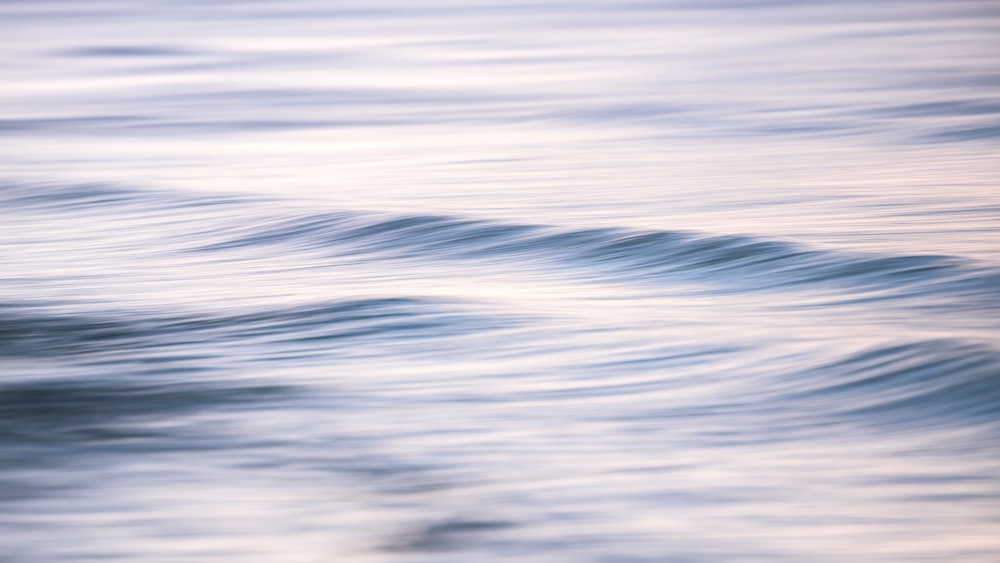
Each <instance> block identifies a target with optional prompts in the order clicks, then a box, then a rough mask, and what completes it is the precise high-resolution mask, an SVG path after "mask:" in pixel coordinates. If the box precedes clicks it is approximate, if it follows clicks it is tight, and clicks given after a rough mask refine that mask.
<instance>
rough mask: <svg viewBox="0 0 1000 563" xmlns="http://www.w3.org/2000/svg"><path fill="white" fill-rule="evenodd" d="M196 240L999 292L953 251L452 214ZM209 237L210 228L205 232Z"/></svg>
mask: <svg viewBox="0 0 1000 563" xmlns="http://www.w3.org/2000/svg"><path fill="white" fill-rule="evenodd" d="M239 231H241V232H239V233H237V234H236V235H235V236H230V237H228V238H226V239H225V240H222V241H217V242H213V243H210V244H207V245H204V246H201V247H199V248H198V250H200V251H226V250H230V249H237V248H243V249H246V248H262V247H278V248H280V249H281V251H283V252H287V251H292V252H294V251H295V250H310V251H316V250H320V251H326V252H329V253H331V254H332V255H346V254H349V255H355V256H371V257H374V258H378V259H405V260H414V259H430V260H440V259H447V260H455V259H459V260H478V261H487V262H493V263H497V264H507V265H511V266H518V265H521V266H532V265H536V264H543V265H544V264H550V265H558V266H560V267H567V266H568V267H572V268H573V269H574V271H575V272H577V273H584V274H586V273H590V274H592V275H598V276H611V277H612V279H613V280H614V281H622V280H628V279H631V280H645V281H653V280H661V281H671V280H674V281H679V282H686V283H696V284H703V285H704V286H706V287H713V286H719V285H723V286H725V287H726V288H727V289H731V288H733V287H734V286H736V288H737V289H739V290H741V291H752V290H788V289H795V288H803V287H806V288H827V289H834V290H846V291H857V290H871V291H878V292H880V297H882V298H887V297H892V296H915V295H926V294H930V293H936V292H940V291H946V292H951V293H953V294H956V293H957V294H961V295H962V296H965V297H973V298H984V299H988V300H991V302H992V303H993V304H996V303H1000V301H996V299H997V298H1000V270H998V269H996V268H994V267H989V266H983V265H978V264H976V263H974V262H973V261H971V260H968V259H964V258H960V257H955V256H945V255H894V256H893V255H888V256H887V255H878V254H866V253H855V252H846V251H838V250H819V249H813V248H809V247H806V246H804V245H801V244H798V243H795V242H790V241H779V240H771V239H766V238H760V237H755V236H741V235H711V234H705V233H698V232H689V231H651V230H645V231H643V230H636V229H626V228H595V229H566V228H559V227H552V226H544V225H518V224H508V223H502V222H493V221H485V220H474V219H463V218H456V217H450V216H444V215H412V216H382V215H376V214H365V213H353V212H342V213H320V214H311V215H306V216H299V217H292V218H278V219H276V220H273V221H271V222H270V223H269V224H267V225H263V226H261V225H255V226H253V227H252V228H249V229H239ZM205 235H206V236H211V234H210V233H205Z"/></svg>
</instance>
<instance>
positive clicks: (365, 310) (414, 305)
mask: <svg viewBox="0 0 1000 563" xmlns="http://www.w3.org/2000/svg"><path fill="white" fill-rule="evenodd" d="M512 323H513V321H512V320H511V319H510V318H501V317H499V316H496V315H484V314H476V313H473V312H470V311H467V310H463V309H461V308H459V307H457V306H456V305H455V304H447V303H443V302H439V301H435V300H430V299H417V298H403V297H390V298H375V299H354V300H343V301H337V302H330V303H313V304H308V305H299V306H289V307H271V308H267V309H258V310H255V311H251V312H236V313H232V314H216V315H211V314H208V313H191V314H187V315H176V314H175V315H164V314H159V315H156V314H150V313H149V312H135V311H123V312H121V313H120V314H117V315H116V314H113V313H104V314H87V313H68V314H59V313H55V312H46V310H45V308H44V307H39V306H15V305H6V306H0V357H3V356H5V357H24V358H31V357H46V358H52V357H58V356H63V355H65V356H69V355H72V356H79V355H81V354H102V353H105V352H111V353H113V354H114V355H115V358H114V360H115V361H121V360H123V359H124V358H123V357H122V353H123V352H124V351H128V350H133V351H139V352H143V353H147V354H148V353H152V352H161V353H162V352H164V351H170V350H183V349H188V348H193V347H199V346H204V345H207V346H209V347H213V346H214V347H221V346H227V345H229V344H237V345H241V346H242V345H247V344H250V345H253V346H254V347H255V348H252V349H256V348H259V347H264V348H265V349H266V348H267V347H268V346H270V345H275V346H281V347H285V348H286V349H287V347H289V346H291V347H294V346H296V345H308V346H321V347H322V348H324V349H327V350H328V349H330V348H331V347H337V346H338V345H339V346H356V345H357V344H358V343H359V341H365V342H369V343H370V342H371V341H373V340H380V339H391V340H392V341H393V342H394V343H396V344H397V345H398V343H399V342H400V341H401V340H404V339H422V338H428V337H442V336H449V335H462V334H469V333H473V332H477V331H482V330H489V329H497V328H502V327H506V326H510V325H511V324H512Z"/></svg>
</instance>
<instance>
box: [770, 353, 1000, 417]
mask: <svg viewBox="0 0 1000 563" xmlns="http://www.w3.org/2000/svg"><path fill="white" fill-rule="evenodd" d="M782 387H784V388H785V390H786V391H785V392H783V393H778V394H777V396H776V397H775V398H774V399H772V400H775V401H776V403H778V404H780V403H787V404H788V405H794V409H795V410H797V411H802V412H804V413H806V414H805V415H804V416H806V417H807V418H810V419H813V418H815V417H817V416H820V415H822V414H824V413H825V414H826V416H828V417H831V416H832V417H834V418H836V419H837V420H838V421H840V422H848V423H860V422H863V423H864V424H873V423H874V424H877V425H879V426H900V427H905V428H915V427H923V426H928V425H934V426H942V425H959V426H965V425H968V424H970V423H983V424H990V425H997V423H998V422H1000V351H997V350H996V349H993V348H991V347H988V346H986V345H983V344H976V343H970V342H964V341H959V340H950V339H946V340H930V341H918V342H906V343H900V344H890V345H884V346H878V347H875V348H871V349H868V350H864V351H861V352H856V353H851V354H848V355H846V356H844V357H842V358H841V359H839V360H836V361H833V362H830V363H827V364H825V365H823V366H820V367H817V368H814V369H809V370H804V371H802V372H799V373H797V374H795V375H794V376H792V377H790V378H784V381H782V382H781V383H779V384H778V385H776V386H775V388H782Z"/></svg>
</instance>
